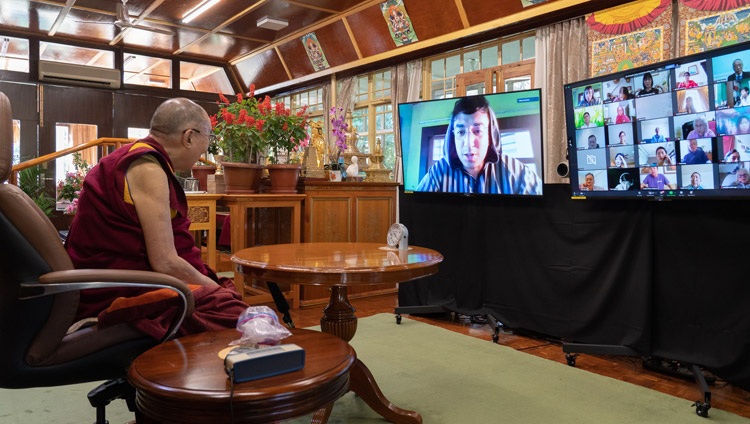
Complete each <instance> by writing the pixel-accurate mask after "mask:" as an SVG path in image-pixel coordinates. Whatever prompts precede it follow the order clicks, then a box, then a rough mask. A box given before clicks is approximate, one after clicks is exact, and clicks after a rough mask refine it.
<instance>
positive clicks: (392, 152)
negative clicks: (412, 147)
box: [382, 133, 396, 170]
mask: <svg viewBox="0 0 750 424" xmlns="http://www.w3.org/2000/svg"><path fill="white" fill-rule="evenodd" d="M382 140H383V141H382V144H383V156H385V158H383V164H385V167H386V168H388V169H390V170H393V169H394V168H395V167H396V144H395V142H394V141H393V140H394V138H393V133H391V134H385V135H383V138H382Z"/></svg>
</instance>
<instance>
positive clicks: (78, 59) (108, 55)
mask: <svg viewBox="0 0 750 424" xmlns="http://www.w3.org/2000/svg"><path fill="white" fill-rule="evenodd" d="M39 59H40V60H46V61H50V62H62V63H72V64H75V65H85V66H95V67H98V68H107V69H115V52H113V51H109V50H99V49H90V48H87V47H77V46H69V45H66V44H57V43H48V42H46V41H40V42H39Z"/></svg>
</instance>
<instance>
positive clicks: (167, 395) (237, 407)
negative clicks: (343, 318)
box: [128, 329, 356, 424]
mask: <svg viewBox="0 0 750 424" xmlns="http://www.w3.org/2000/svg"><path fill="white" fill-rule="evenodd" d="M291 331H292V333H293V335H292V336H291V337H288V338H286V339H284V340H283V341H282V343H294V344H297V345H299V346H301V347H302V348H304V349H305V367H304V368H303V369H301V370H299V371H294V372H291V373H287V374H281V375H277V376H273V377H267V378H263V379H260V380H254V381H248V382H244V383H237V384H235V385H234V390H232V386H231V382H230V381H229V379H228V377H227V374H226V372H225V370H224V361H223V360H222V359H221V358H220V357H219V355H218V354H219V352H220V351H222V350H224V349H225V348H227V347H228V344H229V343H230V342H231V341H233V340H236V339H238V338H239V337H240V334H239V333H238V332H237V331H236V330H233V329H230V330H223V331H218V332H207V333H200V334H193V335H190V336H186V337H181V338H179V339H175V340H171V341H169V342H166V343H163V344H161V345H158V346H156V347H154V348H152V349H150V350H148V351H147V352H145V353H144V354H142V355H141V356H139V357H137V358H136V359H135V361H133V363H132V364H131V365H130V368H129V370H128V380H129V381H130V383H131V384H132V385H133V386H135V388H136V390H137V392H136V406H137V410H138V411H137V412H136V420H137V423H138V424H154V423H162V424H168V423H174V424H177V423H180V424H215V423H229V422H237V423H243V424H245V423H269V422H275V421H280V420H285V419H289V418H294V417H298V416H302V415H305V414H309V413H312V412H315V411H318V412H317V414H316V417H315V418H316V422H321V423H324V422H326V421H327V419H328V415H329V414H330V412H331V409H332V407H333V402H334V401H336V400H337V399H338V398H340V397H341V396H343V395H344V394H345V393H346V392H347V391H348V390H349V371H350V369H351V368H352V366H353V364H354V363H355V361H356V353H355V352H354V349H352V347H351V346H349V344H348V343H346V342H344V341H342V340H341V339H340V338H338V337H335V336H332V335H330V334H325V333H321V332H318V331H310V330H303V329H292V330H291Z"/></svg>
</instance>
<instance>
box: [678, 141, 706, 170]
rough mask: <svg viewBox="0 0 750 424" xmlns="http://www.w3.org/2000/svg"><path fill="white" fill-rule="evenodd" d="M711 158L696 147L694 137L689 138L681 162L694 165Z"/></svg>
mask: <svg viewBox="0 0 750 424" xmlns="http://www.w3.org/2000/svg"><path fill="white" fill-rule="evenodd" d="M709 162H711V160H710V159H709V158H708V155H706V152H704V151H703V149H701V148H700V147H698V140H697V139H695V138H692V139H690V142H689V144H688V152H687V153H685V156H684V157H683V158H682V163H684V164H687V165H694V164H699V163H709Z"/></svg>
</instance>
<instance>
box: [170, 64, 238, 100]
mask: <svg viewBox="0 0 750 424" xmlns="http://www.w3.org/2000/svg"><path fill="white" fill-rule="evenodd" d="M180 90H188V91H204V92H207V93H224V94H234V89H233V88H232V84H231V83H230V82H229V78H228V77H227V74H226V72H224V68H222V67H220V66H213V65H202V64H199V63H192V62H183V61H180Z"/></svg>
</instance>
